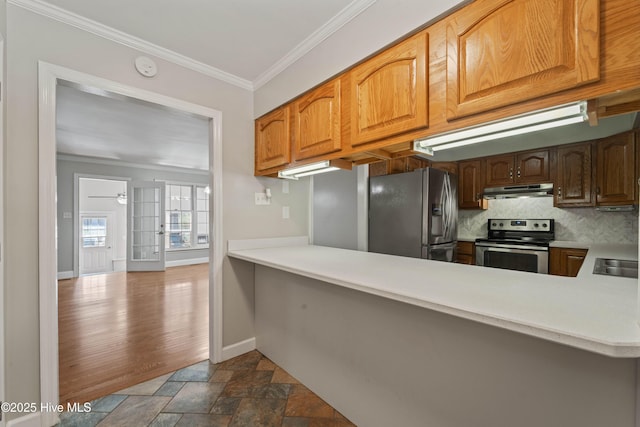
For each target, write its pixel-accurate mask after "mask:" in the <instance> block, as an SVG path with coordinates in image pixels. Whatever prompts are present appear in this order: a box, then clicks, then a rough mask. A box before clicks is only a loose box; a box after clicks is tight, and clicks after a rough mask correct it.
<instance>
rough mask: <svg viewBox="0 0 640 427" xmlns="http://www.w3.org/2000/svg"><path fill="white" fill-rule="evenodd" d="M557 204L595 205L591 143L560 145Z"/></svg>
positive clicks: (560, 205)
mask: <svg viewBox="0 0 640 427" xmlns="http://www.w3.org/2000/svg"><path fill="white" fill-rule="evenodd" d="M557 168H558V170H557V174H556V189H555V192H556V194H555V205H556V206H558V207H572V206H593V205H595V199H594V197H593V185H592V181H591V175H592V168H591V143H585V144H576V145H570V146H565V147H558V166H557Z"/></svg>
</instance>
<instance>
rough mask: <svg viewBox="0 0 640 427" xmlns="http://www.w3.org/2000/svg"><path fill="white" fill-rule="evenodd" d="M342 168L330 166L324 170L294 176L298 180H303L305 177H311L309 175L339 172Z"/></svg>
mask: <svg viewBox="0 0 640 427" xmlns="http://www.w3.org/2000/svg"><path fill="white" fill-rule="evenodd" d="M338 169H340V168H337V167H335V166H329V167H328V168H323V169H316V170H313V171H309V172H303V173H297V174H295V175H294V176H295V177H296V178H302V177H303V176H309V175H317V174H319V173H325V172H331V171H337V170H338Z"/></svg>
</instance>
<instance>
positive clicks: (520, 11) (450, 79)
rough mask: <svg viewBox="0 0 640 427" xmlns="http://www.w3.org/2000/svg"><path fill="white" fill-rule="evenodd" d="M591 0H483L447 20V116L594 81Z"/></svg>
mask: <svg viewBox="0 0 640 427" xmlns="http://www.w3.org/2000/svg"><path fill="white" fill-rule="evenodd" d="M599 3H600V2H599V1H598V0H486V1H478V2H474V3H472V4H470V5H469V6H467V7H465V8H463V9H462V10H460V11H458V12H456V13H455V14H453V15H452V16H451V18H450V19H449V22H448V24H447V118H448V119H453V118H456V117H462V116H467V115H470V114H475V113H479V112H482V111H488V110H491V109H494V108H497V107H502V106H505V105H509V104H514V103H516V102H520V101H524V100H527V99H532V98H536V97H539V96H542V95H547V94H551V93H555V92H559V91H561V90H565V89H570V88H573V87H576V86H579V85H583V84H585V83H588V82H592V81H596V80H598V79H599V78H600V52H599V46H600V33H599V32H600V25H599V24H600V16H599Z"/></svg>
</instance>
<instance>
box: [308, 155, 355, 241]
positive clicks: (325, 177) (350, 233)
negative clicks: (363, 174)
mask: <svg viewBox="0 0 640 427" xmlns="http://www.w3.org/2000/svg"><path fill="white" fill-rule="evenodd" d="M357 192H358V174H357V169H356V168H354V169H353V170H340V171H335V172H331V173H325V174H319V175H315V176H314V177H313V203H312V205H313V244H314V245H320V246H331V247H334V248H343V249H354V250H357V249H358V200H357V197H356V196H357Z"/></svg>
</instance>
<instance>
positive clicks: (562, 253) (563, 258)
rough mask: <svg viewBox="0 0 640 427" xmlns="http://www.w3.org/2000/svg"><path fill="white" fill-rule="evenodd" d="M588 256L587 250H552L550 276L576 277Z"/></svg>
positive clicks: (550, 254)
mask: <svg viewBox="0 0 640 427" xmlns="http://www.w3.org/2000/svg"><path fill="white" fill-rule="evenodd" d="M586 256H587V250H586V249H573V248H550V253H549V262H550V265H549V274H553V275H556V276H569V277H576V276H577V275H578V272H579V271H580V267H582V263H583V262H584V259H585V257H586Z"/></svg>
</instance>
